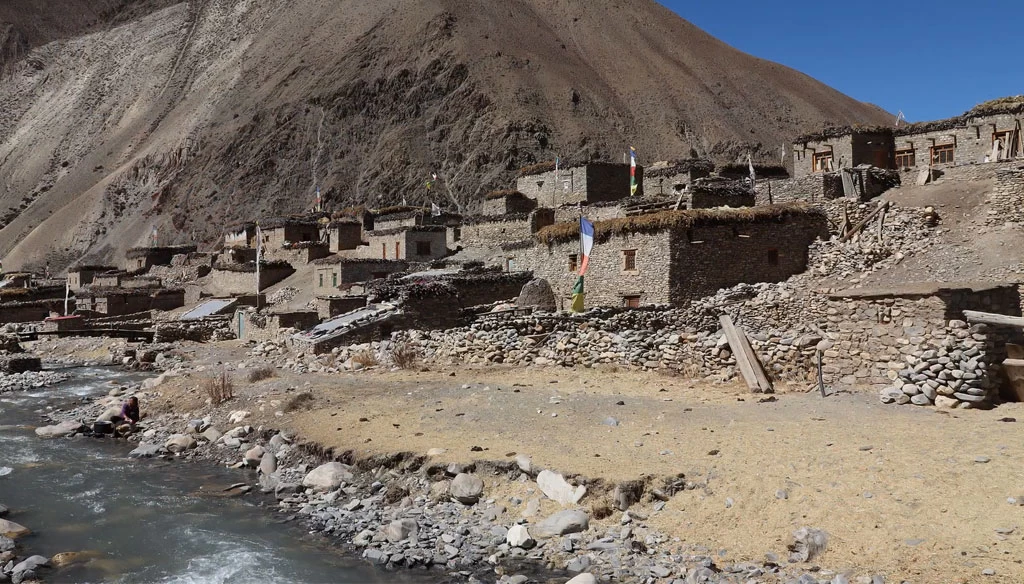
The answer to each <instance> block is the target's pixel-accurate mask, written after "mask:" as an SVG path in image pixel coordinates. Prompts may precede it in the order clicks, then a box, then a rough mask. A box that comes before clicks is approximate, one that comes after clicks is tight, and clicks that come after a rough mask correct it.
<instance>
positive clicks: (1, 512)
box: [0, 505, 11, 517]
mask: <svg viewBox="0 0 1024 584" xmlns="http://www.w3.org/2000/svg"><path fill="white" fill-rule="evenodd" d="M10 512H11V509H10V508H9V507H8V506H7V505H0V517H6V516H7V514H8V513H10Z"/></svg>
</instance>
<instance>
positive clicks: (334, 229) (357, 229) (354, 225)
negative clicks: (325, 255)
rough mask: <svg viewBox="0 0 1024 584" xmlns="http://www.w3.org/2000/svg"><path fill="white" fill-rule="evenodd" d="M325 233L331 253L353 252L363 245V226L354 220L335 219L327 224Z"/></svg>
mask: <svg viewBox="0 0 1024 584" xmlns="http://www.w3.org/2000/svg"><path fill="white" fill-rule="evenodd" d="M326 231H327V238H326V239H327V241H328V245H329V250H330V252H331V253H338V252H339V251H346V250H353V249H356V248H358V247H359V246H360V245H361V244H362V243H363V224H362V223H361V222H359V221H357V220H355V219H348V220H343V219H335V220H334V221H331V222H330V223H328V224H327V227H326Z"/></svg>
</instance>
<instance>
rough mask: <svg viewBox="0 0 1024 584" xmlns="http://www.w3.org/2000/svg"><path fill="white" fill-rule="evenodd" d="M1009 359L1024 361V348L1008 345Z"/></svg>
mask: <svg viewBox="0 0 1024 584" xmlns="http://www.w3.org/2000/svg"><path fill="white" fill-rule="evenodd" d="M1006 358H1007V359H1024V346H1021V345H1014V344H1013V343H1006Z"/></svg>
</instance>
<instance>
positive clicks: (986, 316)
mask: <svg viewBox="0 0 1024 584" xmlns="http://www.w3.org/2000/svg"><path fill="white" fill-rule="evenodd" d="M964 317H965V318H966V319H967V322H973V323H978V324H993V325H996V326H1015V327H1021V328H1024V317H1020V316H1006V315H1005V314H993V313H991V312H978V311H976V310H965V311H964Z"/></svg>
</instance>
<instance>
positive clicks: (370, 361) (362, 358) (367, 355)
mask: <svg viewBox="0 0 1024 584" xmlns="http://www.w3.org/2000/svg"><path fill="white" fill-rule="evenodd" d="M352 362H353V363H358V364H360V365H362V366H363V367H375V366H377V365H379V364H380V361H378V360H377V355H376V354H374V352H373V351H371V350H370V349H363V350H362V351H359V352H358V353H355V354H354V355H352Z"/></svg>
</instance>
